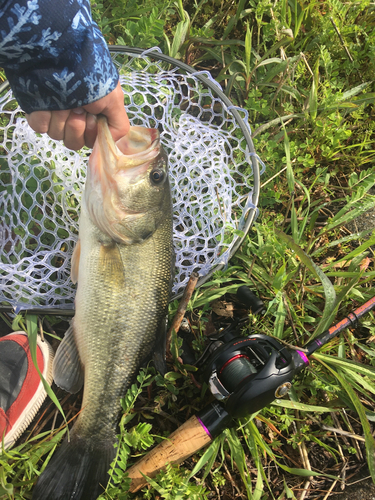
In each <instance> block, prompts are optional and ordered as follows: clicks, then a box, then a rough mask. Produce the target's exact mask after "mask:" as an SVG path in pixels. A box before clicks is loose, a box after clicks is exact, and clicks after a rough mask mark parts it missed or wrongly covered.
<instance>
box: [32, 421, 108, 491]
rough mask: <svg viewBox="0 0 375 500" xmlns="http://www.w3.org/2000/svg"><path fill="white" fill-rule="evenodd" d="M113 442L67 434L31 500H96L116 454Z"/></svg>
mask: <svg viewBox="0 0 375 500" xmlns="http://www.w3.org/2000/svg"><path fill="white" fill-rule="evenodd" d="M113 444H114V443H113V441H112V440H108V441H104V442H103V441H96V442H95V441H93V440H85V439H83V438H81V437H79V436H77V435H75V434H74V429H73V431H72V432H71V434H70V442H68V440H67V439H65V440H64V441H63V443H62V445H61V446H60V448H59V449H58V450H56V452H55V454H54V455H53V457H52V459H51V461H50V463H49V464H48V465H47V467H46V469H45V471H44V472H43V473H42V474H41V476H40V478H39V479H38V482H37V483H36V486H35V488H34V491H33V497H32V498H33V500H95V499H96V498H97V497H98V496H99V495H100V494H101V493H102V492H103V490H104V488H105V487H106V485H107V482H108V470H109V467H110V464H111V462H112V460H113V458H114V457H115V453H116V450H115V448H114V446H113Z"/></svg>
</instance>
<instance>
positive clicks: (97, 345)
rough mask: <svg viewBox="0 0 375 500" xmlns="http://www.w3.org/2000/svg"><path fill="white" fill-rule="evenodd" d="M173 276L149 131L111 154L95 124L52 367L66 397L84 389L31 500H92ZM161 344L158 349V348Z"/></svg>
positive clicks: (164, 190) (107, 137)
mask: <svg viewBox="0 0 375 500" xmlns="http://www.w3.org/2000/svg"><path fill="white" fill-rule="evenodd" d="M172 267H173V246H172V206H171V194H170V187H169V181H168V171H167V158H166V155H165V153H164V152H163V150H162V149H161V146H160V140H159V133H158V132H157V130H153V129H146V128H142V127H132V128H131V129H130V132H129V134H128V135H126V136H124V137H123V138H122V139H120V140H119V141H117V143H116V144H115V143H114V141H113V139H112V136H111V134H110V131H109V128H108V125H107V121H106V119H105V118H104V117H100V118H99V121H98V137H97V140H96V143H95V145H94V149H93V152H92V154H91V157H90V160H89V166H88V173H87V181H86V186H85V191H84V194H83V200H82V208H81V215H80V223H79V241H78V244H77V246H76V248H75V250H74V254H73V257H72V280H73V281H77V282H78V288H77V294H76V299H75V308H76V312H75V316H74V318H73V321H72V325H71V327H70V328H69V330H68V331H67V333H66V334H65V336H64V339H63V341H62V343H61V344H60V346H59V348H58V350H57V353H56V357H55V361H54V368H53V370H54V379H55V382H56V383H57V385H59V386H60V387H62V388H63V389H65V390H67V391H69V392H77V391H78V390H79V389H80V388H81V386H82V384H83V382H84V393H83V401H82V410H81V412H80V414H79V416H78V418H77V420H76V423H75V424H74V426H73V428H72V430H71V432H70V442H68V440H67V439H65V440H64V442H63V443H62V445H61V447H60V448H59V449H58V450H57V451H56V453H55V454H54V456H53V457H52V459H51V462H50V463H49V464H48V466H47V467H46V469H45V471H44V472H43V473H42V474H41V476H40V478H39V480H38V482H37V484H36V487H35V489H34V494H33V499H34V500H57V499H59V500H68V499H69V500H71V499H74V500H78V499H85V500H89V499H90V500H91V499H95V498H97V496H98V495H99V494H100V493H101V492H102V491H103V487H104V488H105V486H106V483H107V481H108V477H107V472H108V470H109V466H110V463H111V461H112V460H113V458H114V456H115V448H114V444H115V442H116V429H117V424H118V419H119V414H120V410H121V405H120V398H121V397H123V396H124V395H125V392H126V390H127V388H128V387H129V384H130V383H131V382H132V380H133V378H134V377H135V376H136V375H137V373H138V370H139V368H140V366H141V365H142V363H144V362H145V361H146V360H147V359H148V358H149V357H150V355H151V354H152V353H153V352H154V350H159V352H162V351H163V349H164V352H165V336H164V338H163V335H162V334H161V335H160V337H159V332H162V330H163V323H165V321H164V320H165V317H166V313H167V307H168V301H169V294H170V288H171V278H172ZM163 344H164V345H163Z"/></svg>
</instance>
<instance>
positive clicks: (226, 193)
mask: <svg viewBox="0 0 375 500" xmlns="http://www.w3.org/2000/svg"><path fill="white" fill-rule="evenodd" d="M113 57H114V61H115V63H116V64H117V65H118V68H119V72H120V78H121V84H122V87H123V90H124V94H125V104H126V107H127V111H128V115H129V118H130V121H131V123H132V124H133V125H143V126H146V127H155V128H158V129H159V131H160V133H161V142H162V144H163V147H164V148H165V150H166V151H167V153H168V156H169V165H170V178H171V185H172V191H173V199H174V245H175V250H176V277H175V283H174V287H173V293H174V295H176V294H177V293H179V292H180V291H181V290H182V289H183V287H184V286H185V284H186V282H187V280H188V278H189V276H190V274H191V272H192V271H193V270H196V271H198V272H199V273H200V275H202V276H204V275H205V274H206V273H207V272H209V271H210V270H212V269H213V268H215V266H217V265H218V264H225V263H226V262H227V261H228V259H229V256H230V254H231V249H232V248H233V246H234V244H235V242H236V240H237V239H238V238H239V237H240V235H239V231H238V230H241V229H243V227H244V224H245V220H246V216H247V212H248V211H249V209H250V208H254V205H253V204H252V190H253V169H254V165H255V166H257V162H256V160H255V161H254V158H252V157H251V155H254V153H252V152H250V151H249V144H248V143H247V142H246V140H245V138H244V135H243V132H242V130H241V128H240V127H239V124H238V120H236V119H235V118H234V116H233V114H232V112H231V109H229V108H228V107H226V106H225V105H224V104H223V102H222V101H221V99H220V98H219V97H217V95H216V93H215V91H213V90H212V89H211V88H208V87H207V86H205V85H204V84H203V83H202V81H201V79H200V78H199V74H189V73H186V72H185V71H182V70H181V69H180V68H179V67H177V66H174V65H172V64H170V63H166V62H160V61H158V60H157V59H156V58H155V57H154V58H153V59H151V58H150V57H149V56H148V55H147V53H144V54H142V55H140V56H135V55H129V54H126V53H119V54H115V55H114V56H113ZM205 77H206V78H210V77H209V75H208V74H205ZM236 109H237V110H238V108H236ZM238 111H239V112H240V113H241V114H242V117H243V119H244V121H246V120H247V115H246V112H245V111H243V110H238ZM0 117H1V118H0V120H1V121H0V125H1V126H0V138H1V142H0V166H1V170H0V218H1V223H0V258H1V261H0V280H1V281H0V304H3V305H4V304H11V305H12V306H13V307H15V308H16V309H22V308H27V307H30V306H39V307H40V306H41V307H65V308H66V307H73V299H74V295H75V287H74V285H73V284H72V283H71V281H70V256H71V254H72V251H73V247H74V244H75V242H76V240H77V234H78V218H79V210H80V199H81V193H82V190H83V187H84V183H85V172H86V167H87V161H88V157H89V154H90V150H82V151H80V152H79V153H76V152H73V151H70V150H67V149H66V148H65V147H64V146H63V145H62V143H60V142H57V141H54V140H52V139H50V138H48V137H47V136H39V135H37V134H35V133H34V132H33V131H32V130H31V129H30V127H29V126H28V124H27V122H26V119H25V118H24V117H23V113H22V111H21V110H20V108H19V107H18V106H17V103H16V102H15V100H14V98H13V96H12V93H11V91H9V90H8V91H5V92H3V94H2V95H1V96H0Z"/></svg>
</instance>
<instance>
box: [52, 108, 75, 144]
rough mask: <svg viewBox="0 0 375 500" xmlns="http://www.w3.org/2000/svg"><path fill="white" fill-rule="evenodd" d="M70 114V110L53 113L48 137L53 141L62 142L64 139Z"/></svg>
mask: <svg viewBox="0 0 375 500" xmlns="http://www.w3.org/2000/svg"><path fill="white" fill-rule="evenodd" d="M69 114H70V110H69V109H67V110H64V111H52V112H51V121H50V122H49V127H48V135H49V136H50V137H51V139H55V140H56V141H61V140H63V139H64V134H65V123H66V120H67V119H68V117H69Z"/></svg>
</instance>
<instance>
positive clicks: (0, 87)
mask: <svg viewBox="0 0 375 500" xmlns="http://www.w3.org/2000/svg"><path fill="white" fill-rule="evenodd" d="M108 48H109V51H110V53H114V54H125V55H126V54H127V55H130V56H147V57H151V58H154V59H157V60H160V61H163V62H166V63H169V64H171V65H174V66H177V67H178V68H179V69H182V70H183V71H186V72H187V73H189V74H190V75H192V76H194V78H196V79H197V80H199V81H200V82H201V83H203V84H204V85H206V86H207V87H208V88H209V89H210V90H211V91H212V92H213V93H214V94H216V95H217V96H218V97H219V98H220V100H221V101H222V103H224V104H225V106H226V108H227V110H226V111H227V112H228V113H230V114H232V116H233V117H234V119H235V121H236V123H237V125H238V126H239V128H240V129H241V132H242V133H243V136H244V139H245V141H246V144H247V146H248V148H249V151H250V153H251V155H250V161H251V164H252V171H253V175H252V179H253V189H252V192H251V196H252V206H251V207H249V209H248V212H247V215H246V219H245V222H244V225H243V227H242V228H241V231H242V233H243V234H242V235H241V236H239V237H238V238H237V240H236V241H235V244H234V245H232V247H231V249H230V251H229V257H228V258H227V262H228V261H229V260H230V259H231V258H232V257H233V256H234V254H235V253H236V252H237V250H238V249H239V247H240V246H241V245H242V243H243V242H244V240H245V238H246V236H247V234H248V232H249V230H250V228H251V226H252V224H253V222H254V220H255V219H256V217H257V214H258V210H257V206H258V202H259V193H260V170H259V163H258V158H257V154H256V151H255V148H254V143H253V140H252V138H251V133H250V131H249V130H250V128H249V126H248V125H246V123H245V122H244V120H243V119H242V117H241V115H240V114H239V112H238V111H237V109H236V107H235V106H234V105H233V104H232V102H231V101H230V99H229V98H228V97H227V96H226V95H225V93H224V92H223V91H222V90H221V89H220V88H219V85H218V83H217V82H216V81H215V80H214V79H213V78H212V79H210V78H207V77H206V76H204V75H203V74H202V72H197V71H196V70H195V69H194V68H193V67H192V66H189V65H188V64H186V63H184V62H182V61H179V60H178V59H175V58H173V57H170V56H168V55H166V54H163V53H162V52H161V51H160V49H159V48H158V47H153V48H151V49H141V48H139V47H129V46H127V45H110V46H108ZM8 88H10V84H9V81H8V80H5V81H4V82H3V83H2V84H0V93H2V92H4V91H5V90H7V89H8ZM227 262H225V263H218V264H216V265H215V266H213V268H211V269H210V271H209V272H207V273H206V274H205V275H204V276H201V277H200V278H199V279H198V281H197V284H196V287H195V288H199V287H200V286H201V285H203V284H204V283H206V282H207V281H208V280H209V279H210V278H211V276H212V275H213V274H214V273H215V272H217V271H220V270H222V269H224V268H225V267H226V265H227ZM182 295H183V292H180V293H178V294H176V295H174V296H173V298H172V299H171V300H177V299H180V298H181V297H182ZM0 311H4V312H14V308H13V307H12V306H4V305H1V304H0ZM23 311H24V312H29V313H33V314H49V315H61V316H63V315H66V316H74V314H75V309H74V308H72V309H70V308H69V309H67V308H61V309H60V308H58V307H55V308H43V307H33V308H26V309H25V310H23Z"/></svg>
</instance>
